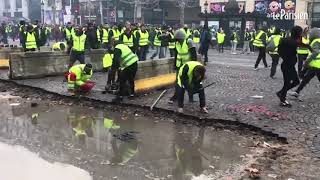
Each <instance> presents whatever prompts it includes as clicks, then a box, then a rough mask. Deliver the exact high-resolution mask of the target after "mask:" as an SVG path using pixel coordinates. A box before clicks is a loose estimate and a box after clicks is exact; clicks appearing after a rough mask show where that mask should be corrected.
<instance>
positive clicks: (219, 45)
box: [218, 43, 223, 53]
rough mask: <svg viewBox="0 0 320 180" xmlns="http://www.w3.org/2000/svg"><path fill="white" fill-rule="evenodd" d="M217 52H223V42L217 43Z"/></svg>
mask: <svg viewBox="0 0 320 180" xmlns="http://www.w3.org/2000/svg"><path fill="white" fill-rule="evenodd" d="M218 49H219V53H223V43H222V44H218Z"/></svg>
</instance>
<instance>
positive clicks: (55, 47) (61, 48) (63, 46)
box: [52, 42, 67, 51]
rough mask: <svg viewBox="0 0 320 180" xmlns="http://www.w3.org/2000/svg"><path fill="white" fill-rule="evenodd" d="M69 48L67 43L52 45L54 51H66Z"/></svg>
mask: <svg viewBox="0 0 320 180" xmlns="http://www.w3.org/2000/svg"><path fill="white" fill-rule="evenodd" d="M66 48H67V43H65V42H56V43H54V44H53V45H52V51H65V49H66Z"/></svg>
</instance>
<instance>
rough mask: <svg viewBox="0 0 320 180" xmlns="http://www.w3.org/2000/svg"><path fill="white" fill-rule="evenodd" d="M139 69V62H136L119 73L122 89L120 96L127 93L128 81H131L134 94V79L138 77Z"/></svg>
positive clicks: (131, 92)
mask: <svg viewBox="0 0 320 180" xmlns="http://www.w3.org/2000/svg"><path fill="white" fill-rule="evenodd" d="M137 70H138V63H137V62H136V63H134V64H132V65H131V66H129V67H127V68H125V69H124V70H122V71H121V72H120V73H119V83H120V89H119V94H118V96H124V95H125V92H126V87H127V86H126V84H127V82H128V83H129V89H130V94H134V87H135V85H134V79H135V77H136V73H137Z"/></svg>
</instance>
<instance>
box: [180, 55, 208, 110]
mask: <svg viewBox="0 0 320 180" xmlns="http://www.w3.org/2000/svg"><path fill="white" fill-rule="evenodd" d="M205 73H206V69H205V67H204V66H203V65H202V64H201V63H200V62H197V61H189V62H187V63H185V64H184V65H183V66H182V67H181V68H180V69H179V73H178V77H177V95H178V107H179V109H178V112H179V113H183V101H184V93H185V90H187V91H188V92H189V95H190V96H193V94H196V93H199V99H200V112H201V113H208V110H207V108H206V100H205V93H204V88H203V87H202V81H203V79H204V77H205Z"/></svg>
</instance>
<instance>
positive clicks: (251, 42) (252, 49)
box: [250, 41, 254, 52]
mask: <svg viewBox="0 0 320 180" xmlns="http://www.w3.org/2000/svg"><path fill="white" fill-rule="evenodd" d="M250 51H251V52H254V45H253V41H250Z"/></svg>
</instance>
